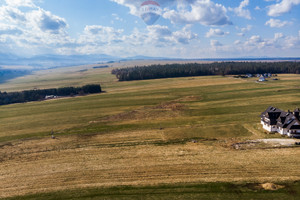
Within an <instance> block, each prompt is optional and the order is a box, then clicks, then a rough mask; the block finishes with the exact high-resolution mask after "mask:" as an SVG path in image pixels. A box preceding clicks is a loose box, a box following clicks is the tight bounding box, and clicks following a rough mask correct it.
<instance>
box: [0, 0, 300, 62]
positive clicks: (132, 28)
mask: <svg viewBox="0 0 300 200" xmlns="http://www.w3.org/2000/svg"><path fill="white" fill-rule="evenodd" d="M151 13H152V15H150V14H151ZM149 16H150V17H151V18H150V19H152V23H151V21H150V22H149V20H148V21H147V19H149V18H147V17H149ZM154 17H156V18H158V19H157V20H155V18H154ZM147 23H148V24H147ZM0 53H10V54H16V55H19V56H28V57H30V56H35V55H41V54H58V55H78V54H82V55H87V54H107V55H112V56H118V57H131V56H137V55H144V56H151V57H168V58H190V59H192V58H240V57H299V56H300V0H223V1H221V0H156V1H155V3H154V2H153V1H152V2H149V1H148V2H145V0H0Z"/></svg>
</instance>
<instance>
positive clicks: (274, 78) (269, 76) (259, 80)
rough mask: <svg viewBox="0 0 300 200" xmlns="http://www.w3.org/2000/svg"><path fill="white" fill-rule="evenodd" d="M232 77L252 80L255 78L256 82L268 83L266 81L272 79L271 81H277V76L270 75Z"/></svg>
mask: <svg viewBox="0 0 300 200" xmlns="http://www.w3.org/2000/svg"><path fill="white" fill-rule="evenodd" d="M233 77H234V78H253V77H257V78H258V80H257V81H258V82H264V81H268V79H272V80H273V81H277V80H278V78H276V77H277V74H271V73H264V74H246V75H236V76H233Z"/></svg>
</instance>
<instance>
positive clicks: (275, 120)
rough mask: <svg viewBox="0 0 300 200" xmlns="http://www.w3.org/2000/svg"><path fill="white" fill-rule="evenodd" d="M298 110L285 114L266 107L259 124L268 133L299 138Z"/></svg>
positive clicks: (299, 118) (299, 120)
mask: <svg viewBox="0 0 300 200" xmlns="http://www.w3.org/2000/svg"><path fill="white" fill-rule="evenodd" d="M299 113H300V109H299V108H297V109H296V110H295V111H294V112H290V111H288V112H285V111H282V110H280V109H278V108H275V107H272V106H270V107H268V108H267V110H265V111H264V112H263V113H262V114H261V115H260V117H261V124H262V125H263V128H264V129H265V130H267V131H269V132H278V133H280V134H281V135H287V136H289V137H295V136H297V137H298V136H300V117H299Z"/></svg>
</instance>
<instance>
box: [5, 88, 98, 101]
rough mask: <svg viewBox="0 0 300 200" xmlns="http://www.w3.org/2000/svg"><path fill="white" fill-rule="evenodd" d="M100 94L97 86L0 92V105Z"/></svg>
mask: <svg viewBox="0 0 300 200" xmlns="http://www.w3.org/2000/svg"><path fill="white" fill-rule="evenodd" d="M100 92H102V90H101V86H100V85H97V84H90V85H85V86H82V87H63V88H50V89H39V90H25V91H21V92H1V91H0V105H7V104H13V103H24V102H29V101H40V100H44V99H45V97H46V96H50V95H53V96H64V97H65V96H75V95H85V94H94V93H100Z"/></svg>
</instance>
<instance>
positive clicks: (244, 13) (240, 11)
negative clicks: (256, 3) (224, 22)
mask: <svg viewBox="0 0 300 200" xmlns="http://www.w3.org/2000/svg"><path fill="white" fill-rule="evenodd" d="M248 5H249V0H244V1H242V2H241V3H240V5H239V7H236V8H230V10H231V11H233V12H234V13H235V14H236V15H237V16H239V17H243V18H246V19H251V13H250V11H249V10H248V9H245V7H247V6H248Z"/></svg>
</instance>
